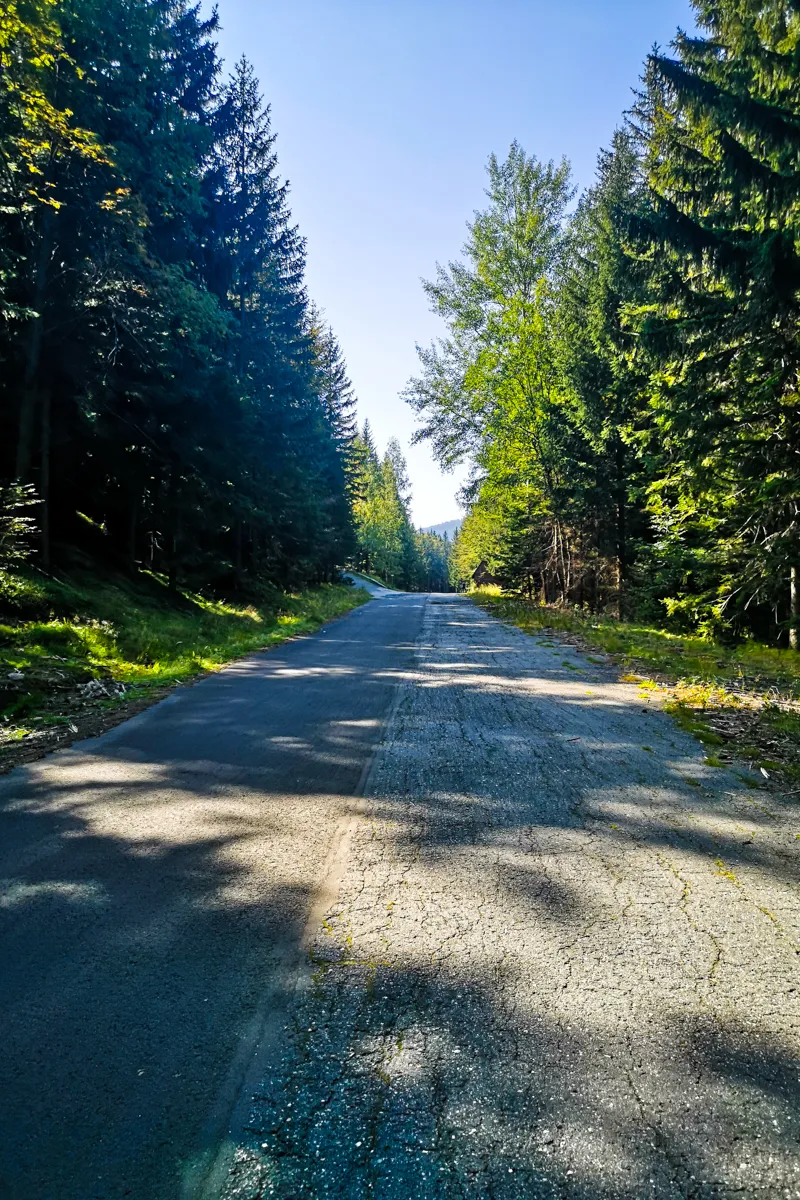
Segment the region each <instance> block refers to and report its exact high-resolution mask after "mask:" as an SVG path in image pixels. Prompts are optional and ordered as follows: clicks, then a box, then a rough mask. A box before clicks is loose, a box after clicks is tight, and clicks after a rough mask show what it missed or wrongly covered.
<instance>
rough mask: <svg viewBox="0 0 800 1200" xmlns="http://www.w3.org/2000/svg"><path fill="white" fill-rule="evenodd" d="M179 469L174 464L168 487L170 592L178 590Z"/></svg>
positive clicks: (168, 575)
mask: <svg viewBox="0 0 800 1200" xmlns="http://www.w3.org/2000/svg"><path fill="white" fill-rule="evenodd" d="M177 475H178V469H177V467H176V466H175V464H174V463H173V464H172V466H171V467H170V471H169V484H168V486H167V556H168V563H167V580H168V586H169V590H170V591H171V592H175V591H177V590H178V479H177Z"/></svg>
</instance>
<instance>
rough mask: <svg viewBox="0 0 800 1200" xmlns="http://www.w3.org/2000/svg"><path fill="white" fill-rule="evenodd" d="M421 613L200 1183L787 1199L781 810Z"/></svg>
mask: <svg viewBox="0 0 800 1200" xmlns="http://www.w3.org/2000/svg"><path fill="white" fill-rule="evenodd" d="M411 602H412V598H411V597H408V598H405V599H403V598H401V599H399V600H397V601H396V603H397V604H398V606H399V607H400V608H401V609H402V606H403V605H404V604H410V603H411ZM383 603H385V601H380V600H379V601H377V602H376V604H377V605H380V604H383ZM370 607H374V605H373V606H370ZM420 616H421V618H422V627H421V630H420V636H419V638H418V640H417V645H416V650H415V655H414V662H413V664H412V665H411V666H410V667H409V669H408V670H406V671H405V673H404V679H403V680H402V682H401V683H400V685H399V688H398V691H397V695H396V703H395V706H394V709H393V712H392V715H391V717H390V719H389V722H388V725H387V727H386V730H385V734H384V738H383V742H382V744H381V746H380V749H379V751H378V753H377V756H376V758H375V759H374V762H373V765H372V769H371V771H370V774H369V777H368V779H367V782H366V787H365V793H366V795H365V799H364V801H363V803H362V809H361V812H360V813H358V814H356V816H355V817H354V818H352V819H351V823H350V826H349V832H348V836H347V838H346V840H345V842H344V843H343V847H342V850H341V851H340V855H339V867H338V875H337V879H336V884H337V886H336V888H335V889H334V891H335V893H336V894H335V898H333V896H332V900H331V903H330V904H329V905H328V909H327V912H325V914H324V917H323V919H322V920H321V922H320V923H319V925H318V926H317V928H316V931H315V932H314V934H313V937H312V939H311V942H310V945H309V948H308V962H307V964H306V966H305V968H304V969H303V970H301V971H300V973H299V974H298V976H297V979H296V984H295V989H294V992H293V994H291V995H290V996H289V998H288V1000H287V1008H286V1020H285V1023H284V1028H283V1030H282V1031H281V1032H280V1033H279V1034H278V1035H277V1036H276V1039H275V1046H274V1048H273V1059H272V1061H271V1062H270V1066H269V1070H268V1071H266V1072H265V1073H264V1078H263V1080H262V1082H261V1084H260V1085H259V1086H258V1087H256V1088H255V1089H254V1098H253V1101H252V1108H251V1112H250V1115H249V1119H248V1120H247V1123H246V1128H245V1130H244V1131H243V1133H241V1134H240V1136H239V1137H238V1139H237V1147H236V1150H235V1157H234V1160H233V1164H232V1166H231V1168H230V1171H229V1174H228V1177H227V1181H226V1183H225V1185H224V1187H223V1189H222V1191H223V1194H224V1200H262V1198H265V1197H271V1196H274V1197H280V1198H283V1200H289V1198H294V1197H309V1198H311V1197H313V1198H318V1200H367V1198H368V1197H380V1198H382V1200H395V1198H396V1200H402V1198H404V1197H410V1196H413V1197H415V1198H418V1200H424V1198H428V1197H430V1198H434V1197H435V1198H442V1200H444V1198H450V1197H454V1198H455V1197H464V1198H470V1200H471V1198H473V1197H475V1198H476V1200H477V1198H479V1197H480V1198H484V1197H485V1198H487V1200H489V1198H491V1200H512V1198H517V1197H518V1198H520V1200H522V1198H526V1200H528V1198H534V1197H580V1198H581V1200H593V1198H595V1197H644V1196H654V1197H670V1198H671V1197H728V1196H737V1197H740V1196H744V1197H748V1196H754V1197H764V1198H766V1197H788V1196H800V1038H799V1037H798V1033H799V1032H800V1029H799V1024H800V1023H799V1022H798V996H799V995H800V972H799V971H798V940H799V939H800V929H799V928H798V927H799V925H800V921H799V920H798V918H799V917H800V906H799V905H798V891H797V882H798V879H797V862H798V837H800V814H799V813H798V809H797V805H796V802H794V801H791V802H785V801H781V800H780V799H779V798H776V797H775V796H772V795H768V794H767V793H766V792H763V791H759V790H758V789H757V787H755V786H754V784H755V781H754V780H747V779H746V778H745V777H743V776H742V775H740V774H737V773H735V772H734V771H732V770H729V769H718V768H714V767H712V766H710V765H708V764H706V763H705V762H704V754H703V751H702V748H701V747H700V746H698V744H697V743H696V742H694V741H693V740H692V739H691V738H689V737H688V736H687V735H685V734H683V733H682V732H681V731H680V730H678V729H677V728H675V726H674V725H673V723H672V721H671V719H670V718H669V717H668V716H667V715H665V714H663V713H661V712H658V711H652V710H651V702H650V700H649V699H648V697H647V695H646V694H645V693H642V692H640V691H639V690H638V689H637V687H636V685H633V684H624V683H619V682H616V681H615V679H614V677H613V674H612V673H611V671H610V670H609V669H608V668H607V667H605V666H603V665H600V664H593V663H592V662H590V661H588V660H587V659H586V658H585V657H583V656H581V655H579V654H577V653H576V652H575V651H574V650H572V649H570V648H567V647H564V646H563V645H559V644H557V643H555V642H552V641H550V640H549V639H547V638H545V637H539V638H535V639H534V638H531V637H529V636H527V635H525V634H523V633H521V632H519V631H517V630H514V629H510V628H508V627H506V626H504V625H502V624H501V623H499V622H498V621H495V620H493V619H492V618H490V617H488V616H487V615H485V614H484V613H483V612H481V611H480V610H478V609H476V608H475V607H474V606H472V605H471V604H470V603H469V602H468V601H466V600H465V599H464V598H461V597H428V598H427V600H426V603H425V606H424V610H421V612H420Z"/></svg>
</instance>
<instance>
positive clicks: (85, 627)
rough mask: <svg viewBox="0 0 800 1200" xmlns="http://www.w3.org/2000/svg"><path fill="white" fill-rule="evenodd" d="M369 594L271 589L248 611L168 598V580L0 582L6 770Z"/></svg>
mask: <svg viewBox="0 0 800 1200" xmlns="http://www.w3.org/2000/svg"><path fill="white" fill-rule="evenodd" d="M366 599H367V594H366V592H364V591H363V590H362V589H360V588H356V587H352V586H348V585H344V584H342V585H338V584H337V585H326V586H323V587H318V588H313V589H310V590H308V591H303V592H298V593H292V594H286V593H282V592H279V591H277V590H275V591H273V590H265V591H264V592H263V593H262V595H261V597H260V598H259V600H258V601H257V602H256V603H254V604H250V605H242V604H236V603H227V602H224V601H222V600H216V599H209V598H208V597H204V596H201V595H198V594H194V593H189V592H171V591H170V590H169V588H168V587H167V586H166V581H165V580H163V579H162V578H161V577H159V576H156V575H152V574H148V573H146V572H141V573H139V574H138V575H137V576H135V577H133V578H130V577H127V576H123V575H114V576H111V575H105V576H101V575H98V574H97V573H94V572H88V571H86V572H81V573H78V574H74V575H70V576H69V577H52V576H46V575H44V574H41V573H38V572H26V573H24V574H10V573H3V574H2V576H0V770H3V769H8V768H9V767H11V766H14V765H16V764H17V763H19V762H24V761H27V760H29V759H32V758H37V757H39V756H40V755H41V754H43V753H45V752H47V751H49V750H53V749H56V748H57V747H59V746H65V745H68V744H69V743H70V742H73V741H75V740H77V739H79V738H83V737H91V736H94V735H95V734H98V733H101V732H102V731H103V730H104V729H107V728H109V727H110V726H112V725H115V724H117V723H118V722H119V721H120V720H124V719H126V718H127V717H129V716H133V715H134V714H135V713H136V712H139V711H140V710H141V709H142V708H146V707H147V706H148V705H149V704H152V703H154V702H155V701H156V700H158V699H160V698H161V697H162V696H163V695H164V694H165V692H166V691H167V690H169V689H170V688H172V687H174V686H175V685H176V684H181V683H188V682H190V681H191V680H193V679H195V678H197V677H198V676H200V675H203V674H205V673H206V672H208V671H214V670H217V669H218V668H220V667H222V666H224V665H225V664H226V663H229V662H231V661H232V660H233V659H235V658H238V657H241V656H242V655H245V654H252V653H254V652H256V651H259V650H265V649H268V648H269V647H271V646H274V645H276V644H278V643H280V642H283V641H285V640H286V639H287V638H290V637H294V636H296V635H298V634H305V633H311V632H313V631H314V630H316V629H318V628H319V627H320V626H321V625H323V624H325V622H326V621H330V620H332V619H333V618H334V617H338V616H341V615H342V614H343V613H346V612H348V611H349V610H350V609H352V608H355V607H356V606H358V605H359V604H363V603H364V602H365V601H366Z"/></svg>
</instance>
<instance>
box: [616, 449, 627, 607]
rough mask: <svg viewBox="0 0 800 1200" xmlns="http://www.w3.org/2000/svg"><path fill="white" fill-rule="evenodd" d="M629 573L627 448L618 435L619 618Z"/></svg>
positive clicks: (623, 605) (623, 604)
mask: <svg viewBox="0 0 800 1200" xmlns="http://www.w3.org/2000/svg"><path fill="white" fill-rule="evenodd" d="M627 571H628V514H627V511H626V504H625V447H624V445H623V443H622V441H621V440H620V438H619V435H617V616H618V617H619V619H620V620H622V616H623V613H624V611H625V601H624V594H625V576H626V574H627Z"/></svg>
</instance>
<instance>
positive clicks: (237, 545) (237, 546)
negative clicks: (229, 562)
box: [233, 517, 242, 591]
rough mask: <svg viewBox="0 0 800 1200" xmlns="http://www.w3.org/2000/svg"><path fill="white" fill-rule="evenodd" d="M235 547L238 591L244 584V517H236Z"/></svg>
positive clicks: (234, 562)
mask: <svg viewBox="0 0 800 1200" xmlns="http://www.w3.org/2000/svg"><path fill="white" fill-rule="evenodd" d="M235 539H236V541H235V549H234V557H233V583H234V587H235V588H236V590H237V591H238V590H239V589H240V588H241V586H242V519H241V517H237V519H236V533H235Z"/></svg>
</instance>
